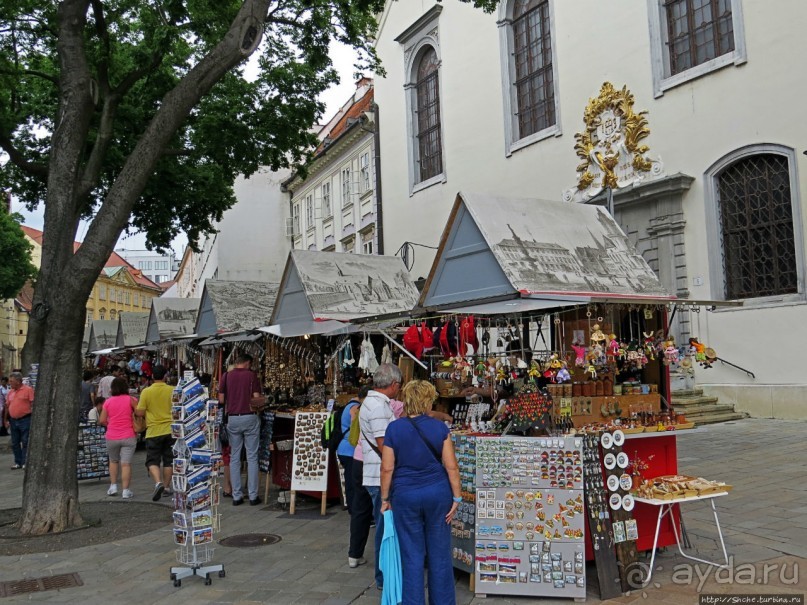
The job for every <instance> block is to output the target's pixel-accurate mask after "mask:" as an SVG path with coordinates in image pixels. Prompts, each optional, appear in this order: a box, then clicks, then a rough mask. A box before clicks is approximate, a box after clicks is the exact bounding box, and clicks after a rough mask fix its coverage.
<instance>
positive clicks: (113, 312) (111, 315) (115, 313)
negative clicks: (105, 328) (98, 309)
mask: <svg viewBox="0 0 807 605" xmlns="http://www.w3.org/2000/svg"><path fill="white" fill-rule="evenodd" d="M117 316H118V311H117V310H116V309H110V311H109V319H115V318H116V317H117Z"/></svg>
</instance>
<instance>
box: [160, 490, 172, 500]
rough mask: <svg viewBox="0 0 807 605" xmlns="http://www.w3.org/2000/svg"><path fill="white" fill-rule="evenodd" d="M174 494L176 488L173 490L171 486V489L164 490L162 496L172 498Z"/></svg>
mask: <svg viewBox="0 0 807 605" xmlns="http://www.w3.org/2000/svg"><path fill="white" fill-rule="evenodd" d="M173 495H174V490H172V489H170V488H169V489H166V490H165V491H164V492H163V495H162V497H163V498H170V497H171V496H173Z"/></svg>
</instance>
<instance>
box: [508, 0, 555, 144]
mask: <svg viewBox="0 0 807 605" xmlns="http://www.w3.org/2000/svg"><path fill="white" fill-rule="evenodd" d="M499 6H500V8H499V17H500V18H499V40H500V44H501V52H500V56H501V60H502V73H503V74H504V76H505V87H504V89H503V91H502V93H503V97H504V99H503V100H504V104H503V107H504V112H505V116H504V121H505V140H506V145H507V146H506V154H507V155H510V154H511V153H512V152H513V151H516V150H518V149H520V148H522V147H525V146H526V145H529V144H531V143H535V142H537V141H540V140H543V139H545V138H547V137H550V136H557V135H558V134H560V125H559V120H558V112H559V109H558V81H557V80H558V79H557V60H556V54H555V44H554V40H553V31H554V26H553V14H552V2H550V0H509V1H507V2H502V3H501V4H500V5H499Z"/></svg>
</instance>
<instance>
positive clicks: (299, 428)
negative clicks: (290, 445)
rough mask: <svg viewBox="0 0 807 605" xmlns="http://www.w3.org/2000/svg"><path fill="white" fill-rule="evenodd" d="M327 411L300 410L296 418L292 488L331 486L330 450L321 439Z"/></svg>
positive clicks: (316, 488) (311, 488)
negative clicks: (329, 472) (329, 477)
mask: <svg viewBox="0 0 807 605" xmlns="http://www.w3.org/2000/svg"><path fill="white" fill-rule="evenodd" d="M327 418H328V412H297V414H296V416H295V421H294V451H293V453H292V467H291V489H292V491H310V492H324V491H327V489H328V454H329V452H328V450H327V449H323V447H322V443H321V441H320V434H321V432H322V425H323V424H325V420H326V419H327Z"/></svg>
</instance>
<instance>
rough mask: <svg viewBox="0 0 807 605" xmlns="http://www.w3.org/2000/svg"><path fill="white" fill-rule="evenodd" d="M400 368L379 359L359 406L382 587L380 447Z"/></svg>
mask: <svg viewBox="0 0 807 605" xmlns="http://www.w3.org/2000/svg"><path fill="white" fill-rule="evenodd" d="M401 380H402V376H401V370H400V369H399V368H398V366H394V365H392V364H391V363H382V364H381V365H380V366H378V369H377V370H376V371H375V373H374V374H373V389H372V390H371V391H370V392H369V393H368V394H367V397H366V398H365V400H364V402H363V403H362V404H361V409H360V410H359V428H360V429H361V436H362V441H361V443H362V455H363V456H364V466H363V469H362V474H363V484H364V488H365V489H366V490H367V492H368V493H369V494H370V498H371V499H372V501H373V518H374V519H375V583H376V588H379V589H381V588H383V586H384V578H383V576H382V574H381V568H380V567H379V565H378V564H379V560H378V559H379V553H380V552H381V537H382V536H383V535H384V522H383V517H382V516H381V450H382V448H383V447H384V434H385V433H386V430H387V427H388V426H389V424H390V423H391V422H392V421H393V420H394V418H395V416H394V414H393V412H392V408H391V407H390V398H394V397H395V396H396V395H398V392H399V391H400V389H401Z"/></svg>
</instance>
